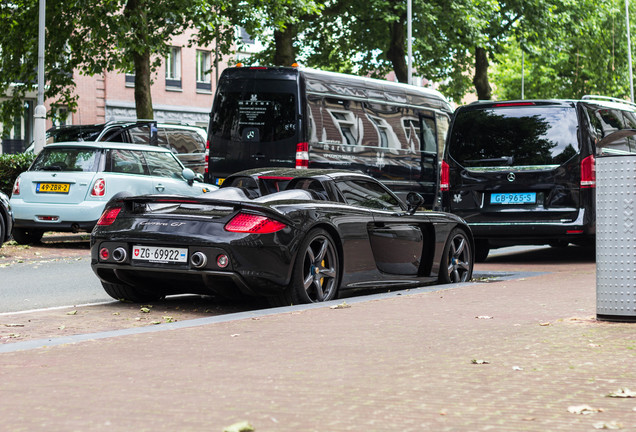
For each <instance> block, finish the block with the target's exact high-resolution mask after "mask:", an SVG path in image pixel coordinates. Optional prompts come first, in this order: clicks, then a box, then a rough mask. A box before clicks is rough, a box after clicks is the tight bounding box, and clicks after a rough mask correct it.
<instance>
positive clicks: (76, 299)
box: [0, 258, 113, 313]
mask: <svg viewBox="0 0 636 432" xmlns="http://www.w3.org/2000/svg"><path fill="white" fill-rule="evenodd" d="M0 287H1V288H0V293H1V299H2V300H1V301H0V313H6V312H17V311H25V310H33V309H42V308H49V307H57V306H68V305H80V304H86V303H99V302H105V301H113V299H112V298H111V297H109V296H108V295H107V294H106V293H105V292H104V290H103V289H102V286H101V284H100V282H99V279H97V277H96V276H95V274H94V273H93V271H92V270H91V266H90V259H89V258H69V259H62V260H55V261H48V262H46V261H45V262H33V263H21V264H20V265H11V266H7V267H3V268H0Z"/></svg>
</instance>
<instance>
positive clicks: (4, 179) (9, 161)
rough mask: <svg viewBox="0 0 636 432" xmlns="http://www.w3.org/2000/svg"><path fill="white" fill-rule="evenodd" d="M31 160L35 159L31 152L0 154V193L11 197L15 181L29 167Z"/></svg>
mask: <svg viewBox="0 0 636 432" xmlns="http://www.w3.org/2000/svg"><path fill="white" fill-rule="evenodd" d="M33 159H35V154H34V153H33V152H28V153H18V154H0V191H2V192H4V193H6V194H7V195H9V196H11V190H12V189H13V183H14V182H15V179H16V178H17V177H18V175H19V174H20V173H21V172H23V171H26V170H27V169H28V168H29V166H31V162H33Z"/></svg>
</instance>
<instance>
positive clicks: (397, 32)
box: [386, 12, 409, 83]
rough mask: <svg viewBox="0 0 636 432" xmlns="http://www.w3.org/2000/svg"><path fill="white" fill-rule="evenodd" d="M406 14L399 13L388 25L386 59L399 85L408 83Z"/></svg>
mask: <svg viewBox="0 0 636 432" xmlns="http://www.w3.org/2000/svg"><path fill="white" fill-rule="evenodd" d="M405 23H406V13H405V12H404V13H401V14H400V15H399V16H398V19H397V20H396V21H393V22H392V23H391V24H390V25H391V28H390V31H391V41H390V42H389V49H388V51H387V53H386V57H387V58H388V59H389V61H391V64H392V65H393V71H394V72H395V76H396V77H397V79H398V81H399V82H401V83H408V82H409V73H408V65H407V64H406V51H405V46H406V25H405Z"/></svg>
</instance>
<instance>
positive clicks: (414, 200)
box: [406, 192, 424, 215]
mask: <svg viewBox="0 0 636 432" xmlns="http://www.w3.org/2000/svg"><path fill="white" fill-rule="evenodd" d="M422 204H424V198H422V195H420V194H418V193H417V192H409V193H408V195H406V205H407V212H408V214H410V215H412V214H413V213H415V212H416V211H417V209H418V208H419V207H420V206H421V205H422Z"/></svg>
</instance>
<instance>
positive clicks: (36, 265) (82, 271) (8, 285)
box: [0, 246, 591, 314]
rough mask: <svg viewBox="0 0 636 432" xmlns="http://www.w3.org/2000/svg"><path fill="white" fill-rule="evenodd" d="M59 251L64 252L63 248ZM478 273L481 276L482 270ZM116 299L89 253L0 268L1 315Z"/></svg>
mask: <svg viewBox="0 0 636 432" xmlns="http://www.w3.org/2000/svg"><path fill="white" fill-rule="evenodd" d="M577 249H580V248H574V247H571V248H568V252H567V253H565V255H563V253H562V252H559V251H558V250H555V249H554V248H550V247H547V246H517V247H510V248H502V249H494V250H492V251H491V253H490V255H489V262H491V263H494V262H498V261H499V262H508V261H518V260H520V261H527V262H534V261H536V262H539V261H548V262H550V261H559V260H561V259H568V258H573V259H575V260H580V259H583V260H588V259H590V258H591V256H588V255H590V253H589V252H585V251H584V250H582V249H581V250H580V251H577ZM55 250H56V248H53V249H52V250H49V251H47V253H48V254H54V253H55V252H54V251H55ZM57 250H60V251H64V249H63V248H60V249H57ZM502 260H503V261H502ZM474 276H475V277H477V276H478V271H476V272H475V275H474ZM359 294H360V293H358V295H359ZM113 301H114V300H113V299H112V298H111V297H110V296H108V295H107V294H106V293H105V292H104V290H103V289H102V286H101V283H100V282H99V280H98V279H97V277H96V276H95V274H94V273H93V271H92V270H91V267H90V257H89V256H88V254H87V252H86V253H84V252H80V253H79V255H77V256H70V257H63V258H57V259H52V260H39V261H25V262H22V263H20V264H13V265H9V266H6V267H1V268H0V314H2V313H15V312H22V311H31V310H37V309H45V308H54V307H65V306H78V305H86V304H94V303H104V302H113Z"/></svg>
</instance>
